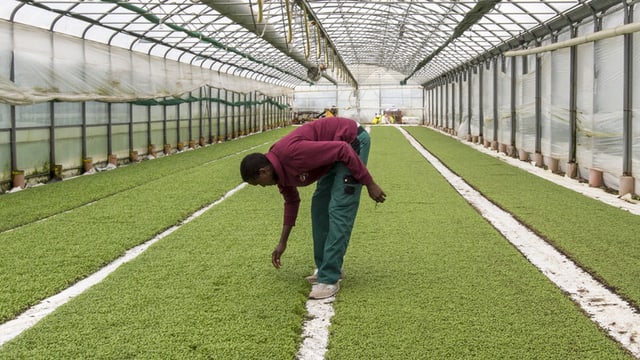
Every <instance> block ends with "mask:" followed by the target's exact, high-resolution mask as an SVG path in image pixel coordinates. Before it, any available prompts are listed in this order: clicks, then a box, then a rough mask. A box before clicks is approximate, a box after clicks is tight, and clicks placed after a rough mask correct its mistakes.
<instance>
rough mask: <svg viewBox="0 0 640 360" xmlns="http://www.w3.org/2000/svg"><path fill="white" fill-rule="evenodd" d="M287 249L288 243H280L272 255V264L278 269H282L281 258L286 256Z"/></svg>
mask: <svg viewBox="0 0 640 360" xmlns="http://www.w3.org/2000/svg"><path fill="white" fill-rule="evenodd" d="M286 249H287V243H283V242H279V243H278V246H276V248H275V249H274V250H273V252H272V253H271V263H272V264H273V266H274V267H275V268H276V269H280V266H282V264H281V263H280V256H282V254H284V251H285V250H286Z"/></svg>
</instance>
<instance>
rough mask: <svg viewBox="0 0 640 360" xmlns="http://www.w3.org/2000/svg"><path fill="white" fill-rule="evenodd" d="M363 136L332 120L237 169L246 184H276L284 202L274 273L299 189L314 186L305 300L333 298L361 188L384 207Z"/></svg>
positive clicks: (347, 122) (354, 126)
mask: <svg viewBox="0 0 640 360" xmlns="http://www.w3.org/2000/svg"><path fill="white" fill-rule="evenodd" d="M369 148H370V137H369V134H368V133H367V132H366V131H365V130H364V128H362V127H361V126H360V125H359V124H358V123H357V122H356V121H354V120H351V119H347V118H340V117H333V118H324V119H319V120H316V121H313V122H310V123H307V124H305V125H302V126H301V127H299V128H297V129H295V130H293V131H292V132H291V133H289V134H288V135H286V136H285V137H283V138H282V139H280V140H279V141H277V142H276V143H275V144H274V145H273V146H271V148H270V149H269V151H268V152H267V153H266V154H262V153H253V154H249V155H247V156H245V158H244V159H243V160H242V162H241V164H240V173H241V176H242V180H243V181H246V182H247V183H249V184H251V185H261V186H270V185H277V186H278V189H279V191H280V193H281V194H282V196H283V198H284V220H283V226H282V233H281V235H280V241H279V242H278V245H277V246H276V248H275V249H274V250H273V253H272V254H271V262H272V263H273V266H275V267H276V268H278V269H279V268H280V266H281V265H282V264H281V262H280V258H281V257H282V254H283V253H284V252H285V250H286V248H287V241H288V239H289V234H290V233H291V230H292V227H293V226H294V225H295V222H296V218H297V216H298V208H299V205H300V196H299V193H298V189H297V188H298V187H299V186H307V185H310V184H312V183H314V182H316V181H317V187H316V190H315V192H314V194H313V198H312V201H311V225H312V236H313V254H314V261H315V266H316V270H315V271H314V273H313V275H311V276H308V277H307V280H308V281H309V282H311V283H312V284H313V286H312V288H311V292H310V294H309V298H311V299H324V298H327V297H330V296H333V295H335V294H336V292H337V291H338V290H339V289H340V284H339V281H340V280H341V278H342V277H343V273H342V266H343V261H344V255H345V253H346V251H347V246H348V245H349V239H350V237H351V231H352V229H353V225H354V222H355V218H356V214H357V212H358V206H359V204H360V192H361V190H362V186H363V185H364V186H366V187H367V191H368V192H369V197H371V199H373V200H374V201H376V202H384V201H385V199H386V196H387V195H386V194H385V192H384V191H383V190H382V189H381V188H380V186H378V184H376V183H375V182H374V181H373V177H372V176H371V174H370V173H369V171H368V169H367V167H366V164H367V159H368V157H369Z"/></svg>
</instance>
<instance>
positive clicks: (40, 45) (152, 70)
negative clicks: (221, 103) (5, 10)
mask: <svg viewBox="0 0 640 360" xmlns="http://www.w3.org/2000/svg"><path fill="white" fill-rule="evenodd" d="M0 33H4V34H11V38H10V39H9V38H8V39H7V40H8V41H2V42H0V63H2V64H11V62H12V60H11V59H7V57H11V56H12V57H13V64H14V74H13V76H14V79H13V81H12V79H11V76H12V75H11V73H10V71H8V69H7V68H5V69H3V70H2V71H0V102H4V103H8V104H13V105H24V104H32V103H38V102H45V101H50V100H57V101H90V100H96V101H104V102H129V101H135V100H145V99H156V98H162V97H180V96H181V95H182V94H184V93H187V92H189V91H193V90H196V89H199V88H201V87H202V86H206V85H209V86H212V87H216V88H221V89H226V90H231V91H235V92H240V93H249V92H252V91H258V92H260V93H262V94H264V95H267V96H274V97H275V96H281V95H291V94H292V92H293V90H292V89H289V88H284V87H280V86H276V85H274V84H269V83H265V82H260V81H256V80H252V79H247V78H241V77H237V76H232V75H228V74H224V73H220V72H217V71H212V70H209V69H205V68H202V67H199V66H192V65H190V64H186V63H181V62H176V61H171V60H167V59H163V58H159V57H151V56H147V55H145V54H138V53H134V52H132V51H129V50H126V49H121V48H116V47H109V46H107V45H104V44H99V43H95V42H90V41H83V40H82V39H79V38H73V37H69V36H66V35H60V34H57V33H50V32H47V31H44V30H41V29H37V28H33V27H27V26H23V25H19V24H11V23H8V22H6V21H0Z"/></svg>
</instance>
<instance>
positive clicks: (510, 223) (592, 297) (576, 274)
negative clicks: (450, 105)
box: [398, 127, 640, 359]
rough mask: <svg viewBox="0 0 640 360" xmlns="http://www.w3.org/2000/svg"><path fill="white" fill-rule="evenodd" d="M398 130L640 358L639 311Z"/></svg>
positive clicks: (527, 256)
mask: <svg viewBox="0 0 640 360" xmlns="http://www.w3.org/2000/svg"><path fill="white" fill-rule="evenodd" d="M398 130H400V132H401V133H402V134H403V135H404V136H405V138H406V139H407V140H408V141H409V143H411V145H413V147H414V148H416V150H418V152H419V153H420V154H421V155H422V156H424V158H425V159H427V161H428V162H429V163H431V165H433V167H434V168H436V170H437V171H438V172H439V173H440V174H441V175H442V176H443V177H444V178H445V179H446V180H447V181H448V182H449V183H450V184H451V186H453V188H454V189H455V190H456V191H457V192H458V193H459V194H460V195H462V197H463V198H464V199H465V200H466V201H467V202H468V203H469V204H470V205H471V206H473V207H474V208H475V209H476V210H477V211H478V213H480V215H482V217H484V218H485V219H486V220H487V221H488V222H489V223H490V224H491V225H492V226H493V227H494V228H495V229H496V230H498V231H499V232H500V233H501V234H502V235H503V236H504V237H505V238H506V239H507V240H508V241H509V242H510V243H511V244H512V245H513V246H515V247H516V249H518V251H520V253H522V255H524V257H525V258H527V260H529V262H531V263H532V264H533V265H534V266H535V267H537V268H538V269H539V270H540V271H541V272H542V273H543V274H544V275H545V276H546V277H547V278H549V280H551V281H552V282H553V283H554V284H556V286H558V287H559V288H560V289H561V290H562V291H564V292H565V293H566V294H568V295H569V296H570V297H571V299H572V300H573V301H574V302H576V303H577V304H578V305H579V306H580V307H581V308H582V310H583V311H584V312H585V313H586V314H588V315H589V318H590V319H591V320H592V321H594V322H595V323H596V324H597V325H598V326H600V328H602V329H603V330H605V331H606V332H607V333H608V334H609V336H610V337H611V338H613V339H615V340H616V341H617V342H619V343H620V344H621V345H622V346H623V347H624V348H625V349H627V350H628V351H629V352H631V353H632V354H633V356H635V357H636V358H638V359H640V313H638V312H637V310H636V309H634V308H633V307H632V306H631V305H629V303H628V302H626V301H625V300H624V299H622V298H621V297H620V296H618V295H617V294H615V293H613V292H611V291H610V290H609V289H607V288H606V287H605V286H604V285H602V284H601V283H599V282H598V281H596V280H595V279H594V278H593V277H592V276H591V275H589V274H588V273H587V272H585V271H584V270H582V269H581V268H580V267H579V266H577V265H576V264H575V263H574V262H573V261H571V260H570V259H569V258H567V257H566V256H564V255H563V254H562V253H560V252H559V251H558V250H556V249H555V248H554V247H553V246H551V245H549V244H548V243H547V242H546V241H544V240H543V239H542V238H540V237H539V236H537V235H536V234H535V233H533V232H532V231H531V230H529V228H527V227H526V226H524V225H523V224H521V223H520V222H518V221H517V220H516V219H515V218H514V217H513V216H512V215H511V214H510V213H508V212H506V211H504V210H502V209H501V208H500V207H498V206H497V205H495V204H494V203H492V202H491V201H489V200H488V199H486V198H485V197H484V196H482V194H481V193H479V192H478V191H476V190H475V189H473V188H472V187H471V186H470V185H469V184H467V183H466V182H465V181H464V180H463V179H462V178H461V177H459V176H458V175H456V174H455V173H453V172H452V171H451V170H449V169H448V168H447V167H446V166H445V165H443V164H442V163H441V162H440V161H439V160H438V159H437V158H436V157H435V156H433V155H432V154H431V153H429V151H427V150H426V149H425V148H424V147H422V145H421V144H420V143H419V142H418V141H417V140H415V139H414V138H413V137H412V136H411V135H409V134H408V133H407V132H406V130H404V129H402V128H401V127H398Z"/></svg>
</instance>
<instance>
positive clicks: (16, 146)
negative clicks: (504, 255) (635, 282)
mask: <svg viewBox="0 0 640 360" xmlns="http://www.w3.org/2000/svg"><path fill="white" fill-rule="evenodd" d="M12 68H13V69H14V72H13V74H12V71H11V69H12ZM12 76H15V77H14V79H12ZM292 93H293V91H292V89H286V88H280V87H278V86H274V85H272V84H265V83H261V82H258V81H255V80H251V79H244V78H238V77H234V76H230V75H226V74H221V73H218V72H215V71H211V70H207V69H203V68H200V67H197V66H191V65H189V64H185V63H180V62H176V61H171V60H167V59H162V58H157V57H152V56H147V55H143V54H137V53H133V52H131V51H127V50H125V49H121V48H114V47H109V46H107V45H104V44H99V43H95V42H91V41H83V40H82V39H79V38H74V37H70V36H66V35H61V34H56V33H52V32H48V31H45V30H42V29H37V28H32V27H28V26H23V25H19V24H12V23H9V22H6V21H2V20H0V183H7V182H10V179H11V172H12V170H18V169H19V170H24V171H25V173H26V175H27V176H28V177H38V176H44V177H47V176H49V174H50V172H51V170H52V166H53V165H54V164H56V165H62V167H63V170H65V171H66V170H77V169H82V167H83V161H84V159H85V158H92V160H93V162H94V163H101V162H106V161H107V159H108V157H109V155H111V154H113V155H116V156H117V157H118V158H119V159H127V158H128V157H129V155H130V152H131V151H137V152H138V153H139V154H141V155H142V154H147V152H148V146H149V145H150V144H153V145H154V146H155V150H156V151H158V152H161V151H162V150H163V146H164V144H169V145H171V147H172V148H176V147H178V145H179V143H183V144H184V146H185V147H187V145H188V143H189V141H195V142H196V143H198V142H199V138H200V137H205V139H206V143H209V142H211V141H216V140H221V139H225V138H232V137H237V136H239V135H242V134H243V133H246V132H251V131H256V130H260V129H262V128H265V127H270V126H272V125H275V124H276V122H281V121H283V120H285V119H290V117H289V116H290V113H289V109H288V107H289V105H288V104H289V103H290V102H291V101H290V96H291V95H292ZM269 94H270V95H269ZM12 114H15V116H14V115H12ZM13 119H15V120H13ZM14 121H15V124H14ZM12 134H15V138H14V139H12ZM210 137H211V138H210ZM52 158H53V159H52ZM14 161H15V164H13V163H14ZM14 166H15V168H13V167H14Z"/></svg>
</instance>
